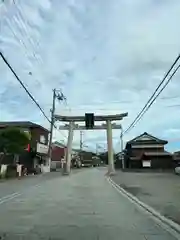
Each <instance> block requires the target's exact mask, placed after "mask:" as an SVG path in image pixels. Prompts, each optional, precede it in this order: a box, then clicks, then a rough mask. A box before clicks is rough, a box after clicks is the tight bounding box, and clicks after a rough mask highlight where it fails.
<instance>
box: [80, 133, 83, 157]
mask: <svg viewBox="0 0 180 240" xmlns="http://www.w3.org/2000/svg"><path fill="white" fill-rule="evenodd" d="M82 150H83V131H80V160H81V161H82Z"/></svg>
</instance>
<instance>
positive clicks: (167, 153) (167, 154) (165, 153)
mask: <svg viewBox="0 0 180 240" xmlns="http://www.w3.org/2000/svg"><path fill="white" fill-rule="evenodd" d="M143 155H146V156H172V153H170V152H166V151H165V152H144V153H143Z"/></svg>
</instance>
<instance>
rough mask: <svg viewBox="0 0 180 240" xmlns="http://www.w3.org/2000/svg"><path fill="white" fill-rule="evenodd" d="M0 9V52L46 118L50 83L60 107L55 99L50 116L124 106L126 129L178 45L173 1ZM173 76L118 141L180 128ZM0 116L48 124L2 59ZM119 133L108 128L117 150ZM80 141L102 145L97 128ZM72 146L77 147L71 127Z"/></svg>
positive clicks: (179, 9)
mask: <svg viewBox="0 0 180 240" xmlns="http://www.w3.org/2000/svg"><path fill="white" fill-rule="evenodd" d="M0 14H1V17H0V49H1V51H2V52H3V53H4V55H5V56H6V58H7V59H8V61H9V62H10V63H11V65H12V66H13V68H14V69H15V71H16V72H17V74H18V76H19V77H20V78H21V79H22V81H23V82H24V84H25V85H26V86H27V87H28V89H29V91H30V92H31V93H32V94H33V96H34V97H35V99H36V100H37V101H38V103H39V104H40V105H41V106H42V108H43V109H44V110H45V112H46V113H47V115H48V116H50V107H51V103H52V89H53V88H57V89H62V91H63V93H64V94H65V95H66V97H67V102H68V107H67V106H65V105H64V104H62V103H58V102H57V107H56V113H59V114H68V115H78V114H80V115H84V114H85V112H95V113H96V114H115V113H122V112H127V111H128V113H129V115H128V117H127V118H125V119H124V120H123V121H122V125H123V128H124V129H126V128H127V127H128V126H129V124H130V123H131V122H132V121H133V119H134V118H135V117H136V115H137V113H138V112H139V111H140V110H141V109H142V107H143V106H144V104H145V103H146V101H147V100H148V98H149V97H150V96H151V94H152V91H153V90H154V89H155V88H156V87H157V85H158V84H159V82H160V81H161V79H162V77H163V76H164V73H165V72H166V71H167V70H168V68H169V67H170V65H171V64H172V62H173V60H174V59H175V58H176V56H177V55H178V53H179V49H180V43H179V35H180V29H179V28H177V23H178V22H179V20H180V2H179V1H178V0H174V1H167V0H166V1H160V0H159V1H155V0H146V1H143V0H134V1H131V0H127V1H121V0H112V1H108V0H103V1H102V0H93V1H91V3H90V2H89V1H84V0H66V1H58V0H51V1H50V0H46V1H45V0H44V1H40V0H32V1H28V2H27V1H23V0H19V1H15V4H14V3H13V1H5V2H4V3H3V4H2V3H1V4H0ZM30 73H31V74H30ZM179 77H180V73H178V74H177V75H176V76H175V77H174V78H173V80H172V81H171V82H170V84H169V85H168V87H167V88H166V89H165V91H164V92H163V93H162V95H161V96H160V97H159V98H158V99H157V101H156V102H155V104H154V105H153V106H152V108H151V109H150V110H149V111H148V112H147V114H146V115H145V116H144V117H143V119H142V120H141V121H140V122H139V123H138V124H137V125H136V127H135V128H133V129H132V131H130V132H129V133H128V134H127V135H125V137H124V141H127V140H129V139H131V138H132V137H134V136H136V135H138V134H141V133H142V132H144V131H147V132H150V133H151V134H154V135H156V136H157V137H160V138H161V137H162V138H164V137H165V138H167V139H173V137H175V135H178V134H175V132H173V131H172V130H171V129H177V132H178V131H179V129H180V125H179V122H180V121H179V120H180V119H179V116H180V114H179V106H178V104H180V98H178V97H177V96H179V81H178V79H179ZM174 96H176V98H171V97H174ZM168 97H169V98H168ZM170 106H173V107H170ZM69 108H70V110H69ZM0 119H3V120H18V119H28V120H31V121H35V122H38V123H40V124H42V125H44V126H45V127H49V123H48V122H47V121H46V120H45V119H44V117H43V116H42V114H40V112H39V110H38V109H37V108H36V106H35V104H34V103H32V102H31V100H30V99H29V97H28V96H27V95H26V93H25V92H24V90H23V89H22V88H21V87H20V85H19V84H18V82H17V81H16V79H15V78H14V76H13V75H12V74H11V73H10V72H9V70H8V68H7V67H6V66H5V64H4V63H3V62H2V60H0ZM119 134H120V132H119V131H115V130H114V132H113V137H114V146H115V147H116V148H117V150H118V149H119ZM64 135H65V136H66V137H67V133H66V132H64V133H63V135H62V134H61V133H59V132H58V131H57V130H55V131H54V136H53V138H56V139H57V140H63V139H64V141H66V140H65V139H66V138H65V137H64ZM176 137H177V136H176ZM85 138H86V140H87V145H89V147H90V148H91V149H95V145H96V143H99V144H101V145H103V147H105V145H106V134H105V132H102V131H96V132H93V133H92V132H86V137H85ZM74 144H75V145H76V146H77V144H79V133H78V132H76V133H75V137H74Z"/></svg>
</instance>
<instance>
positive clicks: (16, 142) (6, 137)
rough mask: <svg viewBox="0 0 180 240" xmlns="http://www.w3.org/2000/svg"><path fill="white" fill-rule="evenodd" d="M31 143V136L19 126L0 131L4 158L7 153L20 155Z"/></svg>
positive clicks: (1, 149) (0, 144) (0, 142)
mask: <svg viewBox="0 0 180 240" xmlns="http://www.w3.org/2000/svg"><path fill="white" fill-rule="evenodd" d="M28 143H29V136H28V135H27V134H26V133H24V132H23V131H22V130H20V129H19V128H11V127H8V128H5V129H3V130H1V131H0V152H2V153H3V155H2V158H1V161H2V159H3V158H4V157H5V156H6V155H7V154H13V155H14V156H15V155H19V154H20V153H22V152H23V151H24V149H25V148H26V147H27V145H28Z"/></svg>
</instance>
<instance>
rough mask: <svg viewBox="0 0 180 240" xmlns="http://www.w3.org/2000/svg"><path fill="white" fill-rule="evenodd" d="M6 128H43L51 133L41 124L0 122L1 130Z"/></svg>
mask: <svg viewBox="0 0 180 240" xmlns="http://www.w3.org/2000/svg"><path fill="white" fill-rule="evenodd" d="M5 127H27V128H30V127H32V128H33V127H34V128H41V129H43V130H45V131H47V132H49V130H48V129H46V128H44V127H42V126H41V125H39V124H36V123H33V122H30V121H11V122H0V128H5Z"/></svg>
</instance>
